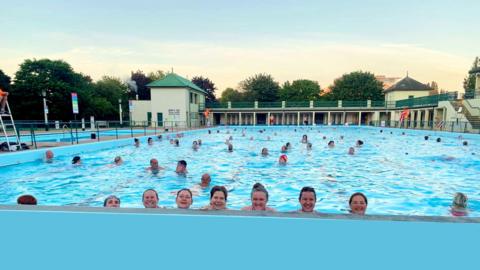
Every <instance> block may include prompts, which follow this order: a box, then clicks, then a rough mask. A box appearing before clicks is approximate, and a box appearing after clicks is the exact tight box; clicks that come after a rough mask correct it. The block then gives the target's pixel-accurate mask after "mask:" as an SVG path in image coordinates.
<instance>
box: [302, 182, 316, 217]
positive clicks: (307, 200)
mask: <svg viewBox="0 0 480 270" xmlns="http://www.w3.org/2000/svg"><path fill="white" fill-rule="evenodd" d="M298 202H299V203H300V206H301V207H302V208H301V209H300V210H298V211H299V212H302V213H313V212H315V204H316V203H317V193H315V189H314V188H312V187H303V188H302V190H301V191H300V195H299V196H298Z"/></svg>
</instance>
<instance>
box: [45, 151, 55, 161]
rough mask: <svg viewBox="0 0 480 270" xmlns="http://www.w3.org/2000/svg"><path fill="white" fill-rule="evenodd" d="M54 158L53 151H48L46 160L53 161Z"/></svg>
mask: <svg viewBox="0 0 480 270" xmlns="http://www.w3.org/2000/svg"><path fill="white" fill-rule="evenodd" d="M53 156H54V155H53V152H52V151H51V150H47V151H46V152H45V158H46V159H47V160H51V159H52V158H53Z"/></svg>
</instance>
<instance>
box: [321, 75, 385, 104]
mask: <svg viewBox="0 0 480 270" xmlns="http://www.w3.org/2000/svg"><path fill="white" fill-rule="evenodd" d="M331 89H332V91H331V93H330V94H329V95H328V96H329V98H330V99H332V100H352V101H354V100H383V99H384V94H383V83H382V82H380V81H378V80H377V79H375V76H374V75H373V74H372V73H370V72H362V71H356V72H351V73H349V74H344V75H343V76H342V77H341V78H339V79H336V80H335V82H334V84H333V86H332V87H331Z"/></svg>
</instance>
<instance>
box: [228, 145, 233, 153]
mask: <svg viewBox="0 0 480 270" xmlns="http://www.w3.org/2000/svg"><path fill="white" fill-rule="evenodd" d="M227 150H228V152H233V144H231V143H229V144H228V147H227Z"/></svg>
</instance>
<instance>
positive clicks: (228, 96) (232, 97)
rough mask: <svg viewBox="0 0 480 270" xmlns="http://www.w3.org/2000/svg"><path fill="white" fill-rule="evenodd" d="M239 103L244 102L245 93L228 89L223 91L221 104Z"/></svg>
mask: <svg viewBox="0 0 480 270" xmlns="http://www.w3.org/2000/svg"><path fill="white" fill-rule="evenodd" d="M228 101H231V102H237V101H243V93H241V92H240V91H238V90H235V89H233V88H227V89H225V90H223V92H222V96H221V97H220V102H228Z"/></svg>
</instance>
